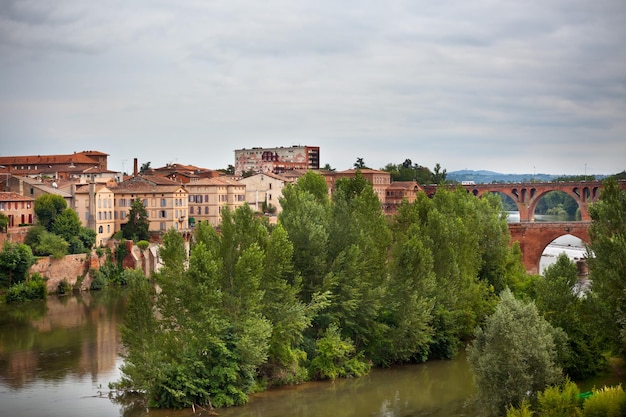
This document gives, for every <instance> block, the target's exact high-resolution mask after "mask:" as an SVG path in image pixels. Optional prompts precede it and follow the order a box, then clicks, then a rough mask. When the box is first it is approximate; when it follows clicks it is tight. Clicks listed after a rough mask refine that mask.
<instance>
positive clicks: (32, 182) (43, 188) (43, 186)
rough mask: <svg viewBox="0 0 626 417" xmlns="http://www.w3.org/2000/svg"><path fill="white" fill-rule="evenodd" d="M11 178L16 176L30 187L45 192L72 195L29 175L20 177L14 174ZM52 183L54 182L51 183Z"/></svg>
mask: <svg viewBox="0 0 626 417" xmlns="http://www.w3.org/2000/svg"><path fill="white" fill-rule="evenodd" d="M13 178H17V179H18V180H20V181H22V182H24V183H26V184H28V185H30V186H31V187H35V188H37V189H39V190H41V191H43V192H44V193H46V194H56V195H60V196H61V197H63V198H71V197H72V195H71V194H70V193H67V192H65V191H62V190H59V189H58V188H57V187H53V186H50V185H48V184H46V183H43V182H41V181H39V180H37V179H35V178H30V177H20V176H16V175H14V176H13ZM53 184H54V183H53Z"/></svg>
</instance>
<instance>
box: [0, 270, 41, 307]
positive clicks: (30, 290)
mask: <svg viewBox="0 0 626 417" xmlns="http://www.w3.org/2000/svg"><path fill="white" fill-rule="evenodd" d="M47 295H48V289H47V287H46V281H45V280H44V278H43V277H42V276H41V275H39V274H33V276H32V277H30V279H29V280H27V281H22V282H20V283H18V284H14V285H13V286H11V287H10V288H9V290H8V291H7V294H6V302H7V304H11V303H22V302H25V301H30V300H45V299H46V296H47Z"/></svg>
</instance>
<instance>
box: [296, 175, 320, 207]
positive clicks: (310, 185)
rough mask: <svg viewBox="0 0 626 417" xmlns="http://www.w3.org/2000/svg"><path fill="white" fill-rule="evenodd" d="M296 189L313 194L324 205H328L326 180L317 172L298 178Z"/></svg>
mask: <svg viewBox="0 0 626 417" xmlns="http://www.w3.org/2000/svg"><path fill="white" fill-rule="evenodd" d="M295 187H296V188H297V189H300V190H302V191H307V192H309V193H311V194H313V195H314V196H315V199H316V200H317V201H318V202H320V203H322V204H327V203H328V186H327V185H326V179H325V178H324V176H323V175H321V174H318V173H317V172H315V171H307V173H306V174H304V175H303V176H301V177H300V178H298V181H297V182H296V185H295Z"/></svg>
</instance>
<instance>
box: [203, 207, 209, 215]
mask: <svg viewBox="0 0 626 417" xmlns="http://www.w3.org/2000/svg"><path fill="white" fill-rule="evenodd" d="M204 214H209V206H205V207H204Z"/></svg>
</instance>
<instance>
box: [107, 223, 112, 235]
mask: <svg viewBox="0 0 626 417" xmlns="http://www.w3.org/2000/svg"><path fill="white" fill-rule="evenodd" d="M107 233H111V225H110V224H107Z"/></svg>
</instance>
